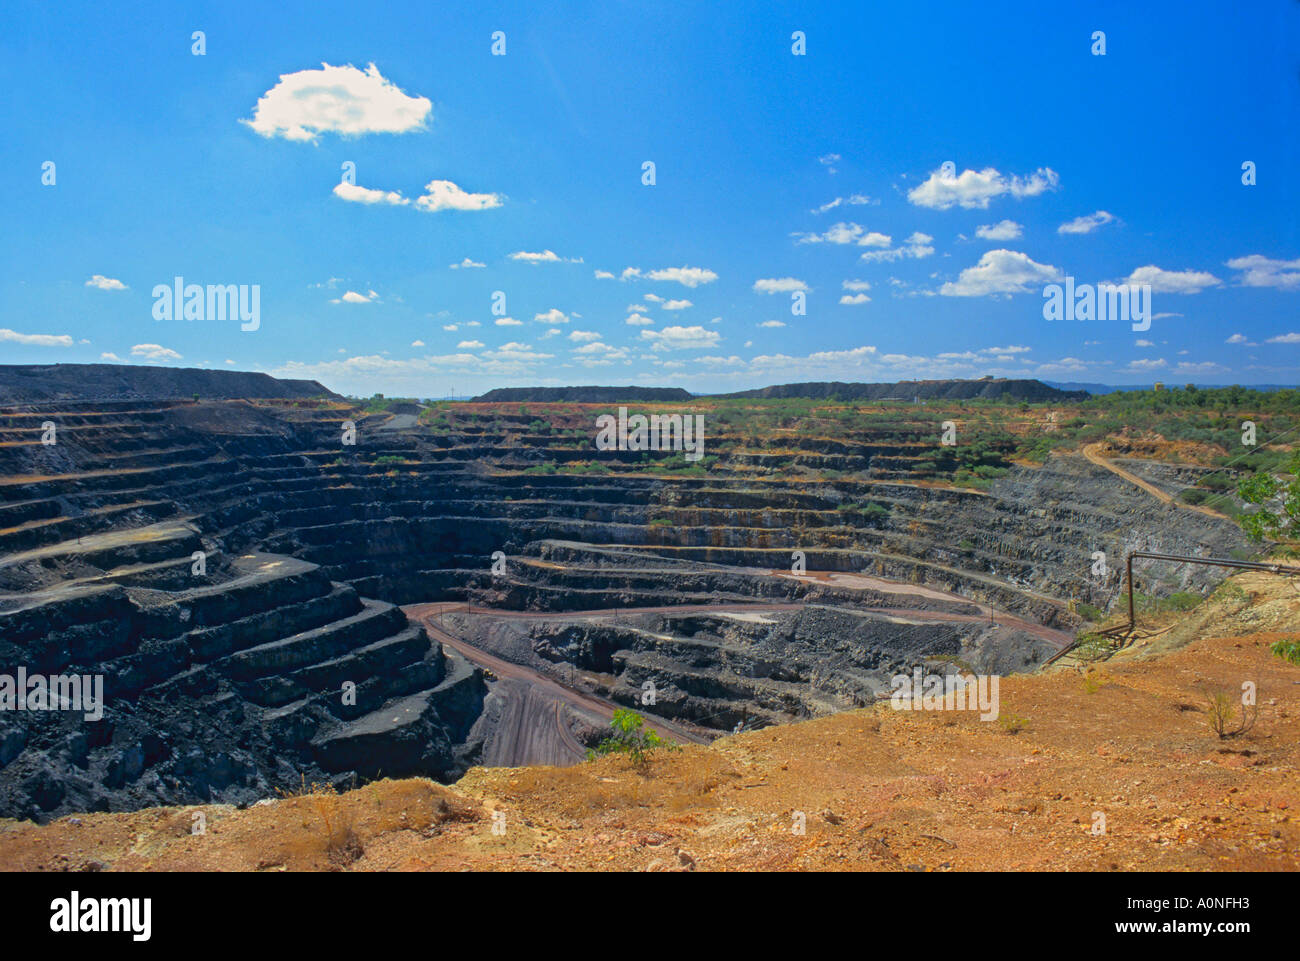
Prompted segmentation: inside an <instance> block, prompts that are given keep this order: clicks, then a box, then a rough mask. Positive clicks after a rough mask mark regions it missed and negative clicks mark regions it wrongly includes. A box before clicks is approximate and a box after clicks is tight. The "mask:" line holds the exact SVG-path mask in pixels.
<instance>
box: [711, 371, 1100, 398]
mask: <svg viewBox="0 0 1300 961" xmlns="http://www.w3.org/2000/svg"><path fill="white" fill-rule="evenodd" d="M711 396H714V397H781V398H784V397H806V398H810V399H814V400H819V399H826V400H830V399H835V400H914V399H916V398H920V399H921V400H974V399H976V398H981V399H990V400H1023V401H1031V402H1038V401H1067V400H1082V399H1083V398H1085V397H1086V396H1087V393H1086V392H1085V391H1064V390H1057V389H1056V388H1055V387H1049V386H1048V385H1047V384H1044V383H1043V382H1042V381H1041V380H1005V379H1001V378H993V377H985V378H983V379H981V380H904V381H899V382H898V383H896V384H846V383H841V382H839V381H831V382H813V383H806V384H780V385H777V386H775V387H761V388H759V389H757V390H742V391H737V392H736V393H733V394H714V395H711Z"/></svg>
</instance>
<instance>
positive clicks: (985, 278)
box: [939, 249, 1061, 297]
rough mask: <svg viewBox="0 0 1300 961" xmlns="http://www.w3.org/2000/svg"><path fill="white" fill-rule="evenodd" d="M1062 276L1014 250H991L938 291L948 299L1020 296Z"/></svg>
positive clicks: (1053, 268)
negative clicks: (992, 295)
mask: <svg viewBox="0 0 1300 961" xmlns="http://www.w3.org/2000/svg"><path fill="white" fill-rule="evenodd" d="M1060 275H1061V272H1060V271H1059V270H1057V269H1056V268H1055V267H1052V266H1050V265H1048V264H1040V263H1035V262H1034V261H1033V260H1031V259H1030V258H1029V257H1028V256H1027V255H1025V254H1022V253H1019V252H1018V251H1015V250H1002V249H999V250H989V251H986V252H985V254H984V256H983V257H981V258H980V261H979V263H978V264H976V265H975V266H974V267H967V268H966V269H965V270H963V271H962V272H961V274H960V275H959V276H958V278H957V280H956V281H955V282H952V281H950V282H949V283H946V284H944V285H943V286H942V287H940V288H939V293H940V294H942V295H943V296H945V297H985V296H989V295H991V294H1019V293H1024V292H1025V291H1027V290H1029V289H1031V288H1032V287H1041V286H1042V285H1044V284H1049V283H1051V282H1052V281H1054V280H1056V279H1058V278H1059V277H1060Z"/></svg>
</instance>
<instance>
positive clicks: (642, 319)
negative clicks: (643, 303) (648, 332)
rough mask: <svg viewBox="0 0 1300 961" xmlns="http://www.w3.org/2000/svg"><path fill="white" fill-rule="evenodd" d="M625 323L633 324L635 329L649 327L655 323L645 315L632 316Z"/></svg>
mask: <svg viewBox="0 0 1300 961" xmlns="http://www.w3.org/2000/svg"><path fill="white" fill-rule="evenodd" d="M623 323H625V324H631V325H632V326H633V327H649V326H650V325H651V324H653V323H654V321H653V320H651V319H650V318H649V317H646V316H645V315H644V314H632V315H630V316H629V317H628V318H627V320H625V321H623Z"/></svg>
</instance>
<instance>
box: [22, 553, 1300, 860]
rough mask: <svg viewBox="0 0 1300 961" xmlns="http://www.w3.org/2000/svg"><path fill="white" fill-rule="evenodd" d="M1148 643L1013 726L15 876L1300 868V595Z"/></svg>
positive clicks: (36, 842)
mask: <svg viewBox="0 0 1300 961" xmlns="http://www.w3.org/2000/svg"><path fill="white" fill-rule="evenodd" d="M1148 627H1149V628H1150V630H1149V631H1148V632H1146V633H1147V635H1148V636H1147V638H1146V640H1144V641H1142V642H1139V644H1137V645H1136V646H1135V647H1133V648H1131V649H1128V650H1126V651H1124V652H1122V653H1121V654H1120V655H1119V656H1117V657H1115V658H1113V659H1111V660H1109V661H1107V662H1103V663H1099V664H1095V665H1093V666H1092V667H1091V668H1089V669H1085V668H1084V667H1082V666H1075V667H1064V668H1059V669H1056V670H1052V671H1049V672H1048V673H1044V674H1037V675H1021V676H1015V677H1007V678H1004V679H1003V681H1002V684H1001V690H1000V701H1001V704H1000V718H999V720H998V721H993V722H981V721H979V720H977V719H976V717H975V716H974V715H972V714H968V713H961V712H928V713H927V712H917V713H911V712H901V711H894V710H891V709H890V707H889V706H888V705H887V703H886V704H882V705H877V706H875V707H873V708H869V709H862V710H855V711H848V712H845V713H840V714H836V715H833V716H830V717H824V718H820V719H817V720H813V721H806V722H802V723H797V724H790V725H785V726H780V727H773V728H768V729H766V730H762V731H757V732H753V733H746V734H741V735H738V736H734V737H727V738H723V739H721V740H719V741H716V742H714V743H713V744H712V745H710V746H696V745H691V746H685V747H683V748H682V749H681V750H679V751H674V752H662V753H659V754H658V755H656V756H654V757H653V758H652V760H651V761H650V762H649V763H648V764H647V765H646V766H645V767H644V768H641V769H638V768H635V767H633V766H632V765H631V764H630V763H629V762H628V761H627V760H626V759H623V758H606V759H601V760H598V761H593V762H588V763H585V764H581V765H578V766H576V767H569V768H549V767H540V768H513V769H510V768H500V769H486V768H473V769H471V770H470V771H469V772H468V773H467V774H466V775H465V776H464V777H463V778H461V779H460V780H459V781H458V782H457V783H456V784H454V785H451V786H441V785H437V784H434V783H433V782H430V781H427V780H423V779H413V780H401V781H391V780H386V781H379V782H375V783H372V784H368V785H366V786H364V787H362V788H360V789H359V790H356V791H352V792H348V793H345V794H341V795H336V794H333V793H332V792H319V793H315V792H311V791H309V790H308V791H305V792H300V793H299V795H298V796H295V797H287V798H281V799H269V800H268V801H266V802H262V803H257V804H254V805H253V806H251V807H249V808H247V809H243V810H240V809H236V808H234V807H230V806H228V805H214V806H207V807H172V808H153V809H148V810H143V811H137V812H134V813H126V814H90V815H78V816H73V817H63V818H59V819H58V820H57V821H54V822H52V823H50V824H48V825H45V826H37V825H34V824H31V823H26V822H17V821H4V822H0V866H3V867H5V868H8V869H11V870H30V871H67V870H71V871H79V870H119V871H120V870H187V869H198V870H248V871H255V870H343V869H346V870H520V869H522V870H637V871H640V870H645V871H689V870H841V869H843V870H880V871H966V870H1048V869H1051V870H1097V871H1129V870H1178V871H1225V870H1296V869H1297V868H1298V867H1300V822H1298V821H1297V818H1296V812H1297V805H1300V774H1298V773H1297V761H1298V760H1300V667H1297V666H1295V665H1292V664H1289V663H1287V662H1286V661H1284V660H1282V659H1281V658H1279V657H1277V656H1275V655H1274V654H1272V653H1271V652H1270V650H1269V646H1270V644H1271V643H1273V642H1274V641H1276V640H1277V639H1278V638H1280V637H1283V636H1294V634H1295V631H1296V630H1297V628H1298V627H1300V592H1297V591H1296V589H1295V588H1294V587H1293V585H1292V584H1291V583H1289V582H1288V581H1286V580H1284V579H1281V578H1277V577H1274V576H1270V575H1264V574H1243V575H1238V576H1237V577H1234V578H1232V579H1230V581H1229V582H1228V585H1227V586H1226V587H1225V588H1223V589H1221V590H1220V591H1219V592H1217V593H1216V594H1215V596H1214V598H1212V599H1211V600H1210V601H1208V602H1207V603H1206V604H1204V605H1202V607H1201V608H1199V609H1198V610H1197V611H1196V612H1195V616H1194V617H1192V618H1189V617H1186V616H1182V615H1179V616H1175V617H1172V618H1169V619H1166V621H1164V622H1158V621H1153V622H1150V623H1149V624H1148ZM1189 634H1190V635H1191V636H1187V635H1189ZM1184 642H1185V643H1184ZM1244 681H1251V682H1253V683H1254V684H1255V685H1256V686H1257V690H1258V706H1259V712H1258V718H1257V721H1256V723H1255V725H1254V727H1253V728H1252V729H1251V730H1249V731H1248V732H1246V733H1245V734H1243V735H1241V736H1239V737H1235V738H1230V739H1220V738H1219V737H1217V736H1216V735H1215V734H1214V733H1212V731H1211V729H1210V726H1209V724H1208V721H1207V712H1206V705H1207V702H1208V701H1207V699H1208V697H1209V696H1211V695H1212V694H1214V693H1215V692H1226V693H1228V694H1229V695H1232V696H1235V695H1236V693H1237V692H1239V691H1240V689H1241V685H1242V683H1243V682H1244ZM305 787H306V786H305ZM196 815H199V817H196ZM1103 818H1104V830H1103V829H1102V825H1103ZM200 822H201V823H202V826H203V833H201V834H196V833H194V831H195V825H196V824H199V823H200ZM800 825H802V827H803V831H802V833H801V832H800V831H798V830H797V828H798V827H799V826H800Z"/></svg>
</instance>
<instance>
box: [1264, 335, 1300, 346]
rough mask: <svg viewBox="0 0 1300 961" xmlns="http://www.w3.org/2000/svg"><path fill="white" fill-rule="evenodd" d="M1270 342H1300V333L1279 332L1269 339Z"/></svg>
mask: <svg viewBox="0 0 1300 961" xmlns="http://www.w3.org/2000/svg"><path fill="white" fill-rule="evenodd" d="M1268 343H1270V344H1300V334H1278V335H1277V336H1276V337H1270V338H1269V339H1268Z"/></svg>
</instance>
